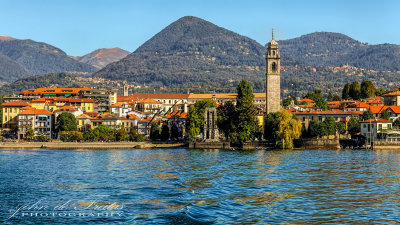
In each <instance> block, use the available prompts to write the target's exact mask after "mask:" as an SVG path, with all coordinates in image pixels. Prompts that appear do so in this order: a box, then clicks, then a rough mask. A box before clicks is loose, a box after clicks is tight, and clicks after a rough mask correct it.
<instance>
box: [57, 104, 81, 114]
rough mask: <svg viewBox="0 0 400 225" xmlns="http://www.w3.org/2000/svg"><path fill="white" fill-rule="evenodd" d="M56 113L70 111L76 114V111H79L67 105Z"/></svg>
mask: <svg viewBox="0 0 400 225" xmlns="http://www.w3.org/2000/svg"><path fill="white" fill-rule="evenodd" d="M56 111H63V112H65V111H70V112H75V111H78V110H77V109H75V107H73V106H70V105H66V106H63V107H60V108H58V109H57V110H56Z"/></svg>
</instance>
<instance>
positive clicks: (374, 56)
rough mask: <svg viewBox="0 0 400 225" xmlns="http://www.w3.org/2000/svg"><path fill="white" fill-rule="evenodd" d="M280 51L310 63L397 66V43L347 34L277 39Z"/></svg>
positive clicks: (396, 68) (375, 67)
mask: <svg viewBox="0 0 400 225" xmlns="http://www.w3.org/2000/svg"><path fill="white" fill-rule="evenodd" d="M279 45H280V48H281V55H282V56H284V57H290V58H293V59H296V60H298V61H301V62H304V63H305V64H309V65H313V66H343V65H351V66H356V67H361V68H366V69H372V70H385V71H386V70H389V71H399V70H400V46H398V45H393V44H381V45H368V44H366V43H361V42H359V41H356V40H354V39H352V38H350V37H348V36H346V35H343V34H340V33H330V32H316V33H311V34H307V35H302V36H301V37H298V38H293V39H288V40H281V41H279Z"/></svg>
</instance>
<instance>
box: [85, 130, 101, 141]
mask: <svg viewBox="0 0 400 225" xmlns="http://www.w3.org/2000/svg"><path fill="white" fill-rule="evenodd" d="M99 136H100V134H99V133H98V132H94V130H93V129H87V130H85V131H84V132H83V139H84V140H85V141H97V140H99Z"/></svg>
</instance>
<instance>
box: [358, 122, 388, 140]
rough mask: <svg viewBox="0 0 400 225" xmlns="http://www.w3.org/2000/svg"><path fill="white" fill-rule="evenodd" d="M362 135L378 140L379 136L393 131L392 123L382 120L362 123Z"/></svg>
mask: <svg viewBox="0 0 400 225" xmlns="http://www.w3.org/2000/svg"><path fill="white" fill-rule="evenodd" d="M360 124H361V135H363V136H364V137H366V138H368V139H377V138H378V134H383V133H386V132H387V131H388V130H391V129H392V122H391V121H389V120H385V119H382V118H377V119H369V120H364V121H360Z"/></svg>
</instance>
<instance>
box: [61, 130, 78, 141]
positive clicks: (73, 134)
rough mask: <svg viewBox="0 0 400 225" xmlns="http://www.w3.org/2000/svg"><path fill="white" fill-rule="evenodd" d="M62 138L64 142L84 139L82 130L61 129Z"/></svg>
mask: <svg viewBox="0 0 400 225" xmlns="http://www.w3.org/2000/svg"><path fill="white" fill-rule="evenodd" d="M60 140H61V141H64V142H70V141H81V140H83V135H82V132H80V131H61V132H60Z"/></svg>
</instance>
